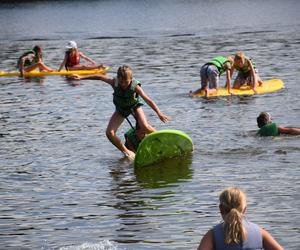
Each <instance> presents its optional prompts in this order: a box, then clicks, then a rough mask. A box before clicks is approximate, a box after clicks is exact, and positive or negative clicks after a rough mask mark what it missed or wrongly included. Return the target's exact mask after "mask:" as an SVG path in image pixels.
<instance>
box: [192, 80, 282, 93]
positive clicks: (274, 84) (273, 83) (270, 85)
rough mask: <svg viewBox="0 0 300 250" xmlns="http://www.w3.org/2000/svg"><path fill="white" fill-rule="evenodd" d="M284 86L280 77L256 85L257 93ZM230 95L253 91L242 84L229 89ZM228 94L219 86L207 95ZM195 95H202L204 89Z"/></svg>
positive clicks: (271, 90)
mask: <svg viewBox="0 0 300 250" xmlns="http://www.w3.org/2000/svg"><path fill="white" fill-rule="evenodd" d="M282 88H284V83H283V81H282V80H280V79H270V80H266V81H264V84H263V85H262V86H258V87H257V94H265V93H269V92H273V91H277V90H280V89H282ZM231 92H232V95H254V94H255V93H254V91H253V90H252V89H251V87H250V86H242V87H241V88H240V89H231ZM229 95H230V94H229V93H228V91H227V88H219V89H218V91H217V93H213V94H211V95H209V97H216V96H229ZM195 96H200V97H204V96H205V93H204V91H201V92H200V93H199V94H197V95H195Z"/></svg>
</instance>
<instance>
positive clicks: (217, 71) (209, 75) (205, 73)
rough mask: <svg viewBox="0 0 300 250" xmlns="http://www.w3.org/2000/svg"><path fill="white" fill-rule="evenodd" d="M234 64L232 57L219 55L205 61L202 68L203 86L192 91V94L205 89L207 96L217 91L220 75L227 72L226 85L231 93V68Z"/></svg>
mask: <svg viewBox="0 0 300 250" xmlns="http://www.w3.org/2000/svg"><path fill="white" fill-rule="evenodd" d="M232 65H233V60H232V58H231V57H228V58H226V57H223V56H218V57H215V58H213V59H212V60H210V61H209V62H207V63H205V64H204V65H203V66H202V67H201V69H200V79H201V88H200V89H197V90H195V91H194V92H193V91H190V93H189V95H190V96H192V97H193V96H195V95H197V94H199V93H200V92H201V91H203V90H204V91H205V97H208V96H209V95H210V94H214V93H216V92H217V89H218V87H219V79H220V76H221V75H222V74H224V73H226V87H227V90H228V92H229V93H231V90H230V89H231V75H230V70H231V68H232Z"/></svg>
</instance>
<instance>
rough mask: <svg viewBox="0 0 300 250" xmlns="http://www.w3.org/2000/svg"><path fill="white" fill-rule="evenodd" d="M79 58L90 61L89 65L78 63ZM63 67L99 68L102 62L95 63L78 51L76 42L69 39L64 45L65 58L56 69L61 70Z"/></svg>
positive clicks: (75, 68) (69, 68)
mask: <svg viewBox="0 0 300 250" xmlns="http://www.w3.org/2000/svg"><path fill="white" fill-rule="evenodd" d="M80 58H83V59H84V60H86V61H88V62H90V63H91V64H89V65H82V64H80ZM63 67H65V68H66V70H92V69H100V68H102V67H103V65H102V64H97V63H96V62H95V61H93V60H92V59H91V58H89V57H87V56H86V55H85V54H83V53H82V52H79V51H78V48H77V44H76V42H75V41H69V42H68V43H67V45H66V52H65V58H64V60H63V62H62V63H61V65H60V66H59V69H58V71H61V70H62V68H63Z"/></svg>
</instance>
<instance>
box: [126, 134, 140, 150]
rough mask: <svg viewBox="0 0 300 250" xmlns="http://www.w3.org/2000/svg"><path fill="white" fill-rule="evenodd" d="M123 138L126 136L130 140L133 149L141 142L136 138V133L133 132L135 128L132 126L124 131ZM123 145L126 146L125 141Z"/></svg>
mask: <svg viewBox="0 0 300 250" xmlns="http://www.w3.org/2000/svg"><path fill="white" fill-rule="evenodd" d="M125 138H128V139H129V140H130V142H131V144H132V146H133V148H134V150H135V151H136V150H137V148H138V146H139V144H140V142H141V140H139V139H138V138H137V136H136V133H135V129H133V128H131V129H129V130H128V131H127V132H126V133H125ZM125 146H127V145H126V143H125Z"/></svg>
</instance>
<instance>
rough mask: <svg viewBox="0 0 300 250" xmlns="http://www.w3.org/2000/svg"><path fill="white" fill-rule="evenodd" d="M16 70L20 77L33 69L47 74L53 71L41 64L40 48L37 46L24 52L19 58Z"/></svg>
mask: <svg viewBox="0 0 300 250" xmlns="http://www.w3.org/2000/svg"><path fill="white" fill-rule="evenodd" d="M17 68H18V69H19V71H20V76H24V73H25V72H30V71H33V70H35V69H39V70H40V71H48V72H51V71H53V69H51V68H49V67H48V66H46V65H45V64H44V63H43V56H42V48H41V47H40V46H38V45H36V46H34V47H33V49H32V50H28V51H26V52H25V53H23V55H21V56H20V57H19V59H18V62H17Z"/></svg>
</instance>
